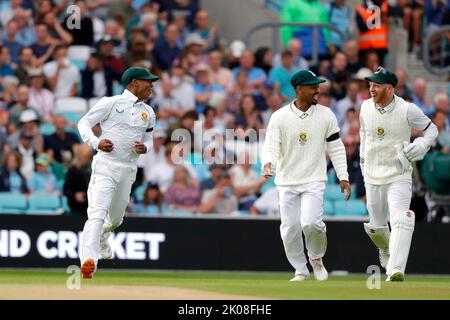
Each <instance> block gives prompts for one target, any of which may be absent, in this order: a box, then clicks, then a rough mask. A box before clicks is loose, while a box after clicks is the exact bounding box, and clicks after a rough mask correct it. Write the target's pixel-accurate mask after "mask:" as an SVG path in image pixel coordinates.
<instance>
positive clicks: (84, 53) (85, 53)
mask: <svg viewBox="0 0 450 320" xmlns="http://www.w3.org/2000/svg"><path fill="white" fill-rule="evenodd" d="M67 54H68V57H69V59H70V61H71V62H72V63H73V64H74V65H75V66H76V67H77V68H78V69H79V70H84V69H85V68H86V61H87V60H88V59H89V57H90V56H91V47H89V46H78V45H73V46H70V47H69V49H68V52H67Z"/></svg>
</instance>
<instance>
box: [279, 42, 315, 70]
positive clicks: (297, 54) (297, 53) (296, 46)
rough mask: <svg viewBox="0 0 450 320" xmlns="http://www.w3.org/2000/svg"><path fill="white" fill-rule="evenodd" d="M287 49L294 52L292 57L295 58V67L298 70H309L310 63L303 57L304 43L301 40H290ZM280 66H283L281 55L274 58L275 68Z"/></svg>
mask: <svg viewBox="0 0 450 320" xmlns="http://www.w3.org/2000/svg"><path fill="white" fill-rule="evenodd" d="M287 49H288V50H289V51H291V52H292V55H293V56H294V66H295V67H296V68H297V69H298V70H308V69H309V63H308V61H307V60H306V59H305V58H303V56H302V42H301V41H300V39H297V38H292V39H291V40H289V42H288V45H287ZM279 66H281V54H277V55H275V57H274V58H273V67H274V68H275V67H279Z"/></svg>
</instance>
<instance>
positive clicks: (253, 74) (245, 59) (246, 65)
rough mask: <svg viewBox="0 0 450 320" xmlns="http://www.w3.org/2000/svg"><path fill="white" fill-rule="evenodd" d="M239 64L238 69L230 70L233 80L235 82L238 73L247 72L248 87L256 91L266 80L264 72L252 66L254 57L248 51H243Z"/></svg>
mask: <svg viewBox="0 0 450 320" xmlns="http://www.w3.org/2000/svg"><path fill="white" fill-rule="evenodd" d="M239 62H240V64H239V67H236V68H234V69H233V70H232V73H233V80H234V81H235V82H236V80H237V75H238V73H239V72H241V71H245V72H247V79H248V83H249V85H250V87H251V88H252V89H256V90H258V89H259V88H260V87H261V86H262V84H263V82H264V80H266V74H265V72H264V70H262V69H260V68H256V67H255V66H254V64H255V57H254V56H253V53H252V52H251V51H250V50H245V51H244V52H243V53H242V56H241V58H240V60H239Z"/></svg>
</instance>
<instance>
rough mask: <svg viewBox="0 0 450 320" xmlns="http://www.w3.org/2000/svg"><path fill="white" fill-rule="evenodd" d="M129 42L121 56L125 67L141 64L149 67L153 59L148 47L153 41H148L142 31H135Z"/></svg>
mask: <svg viewBox="0 0 450 320" xmlns="http://www.w3.org/2000/svg"><path fill="white" fill-rule="evenodd" d="M130 43H131V45H130V48H129V50H128V51H127V52H126V53H125V54H124V56H123V57H122V59H123V62H124V65H125V68H129V67H133V66H136V65H142V66H145V67H146V68H148V69H149V68H150V67H151V66H152V64H153V60H154V58H153V56H152V54H151V49H150V48H151V47H152V46H153V43H151V42H149V40H147V39H146V38H145V37H144V35H143V33H142V32H136V35H135V36H134V37H132V38H131V40H130Z"/></svg>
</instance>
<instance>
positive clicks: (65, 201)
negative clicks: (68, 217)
mask: <svg viewBox="0 0 450 320" xmlns="http://www.w3.org/2000/svg"><path fill="white" fill-rule="evenodd" d="M61 204H62V208H63V209H64V213H69V212H70V207H69V200H68V199H67V197H66V196H62V197H61Z"/></svg>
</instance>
